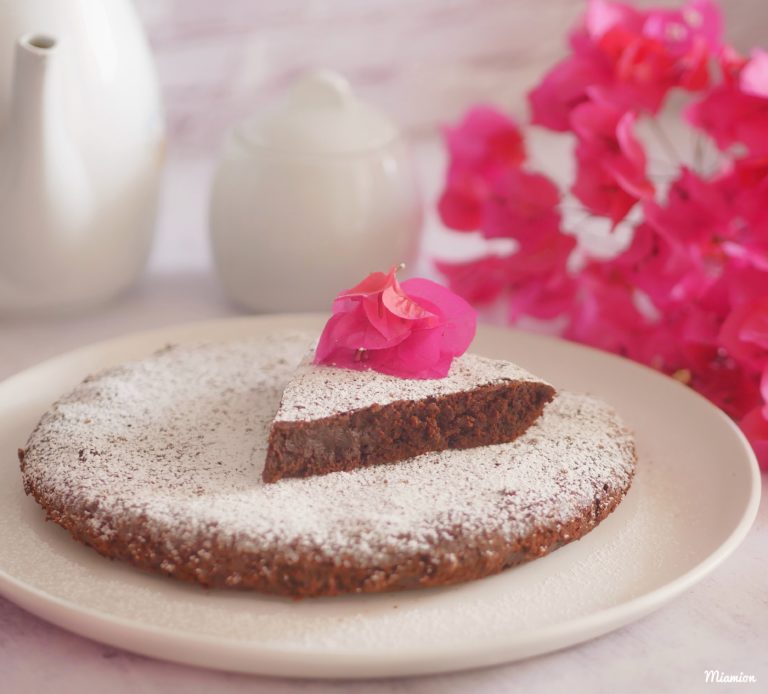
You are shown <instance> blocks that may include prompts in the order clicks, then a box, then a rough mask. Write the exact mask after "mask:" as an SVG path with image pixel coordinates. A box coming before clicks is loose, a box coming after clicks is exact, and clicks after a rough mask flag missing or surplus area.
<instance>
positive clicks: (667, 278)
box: [605, 223, 713, 310]
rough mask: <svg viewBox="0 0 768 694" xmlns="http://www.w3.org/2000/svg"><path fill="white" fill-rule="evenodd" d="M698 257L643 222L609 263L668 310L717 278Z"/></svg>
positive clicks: (701, 291) (688, 298) (702, 289)
mask: <svg viewBox="0 0 768 694" xmlns="http://www.w3.org/2000/svg"><path fill="white" fill-rule="evenodd" d="M697 261H698V259H697V258H696V256H695V255H693V254H691V253H688V252H687V251H686V249H685V248H684V247H683V246H682V245H680V244H677V243H673V242H670V241H669V240H668V239H667V238H665V237H664V236H663V235H661V234H659V233H658V231H657V230H656V229H654V228H653V227H652V226H651V225H649V224H647V223H642V224H639V225H638V226H637V227H635V230H634V234H633V236H632V241H631V242H630V245H629V246H628V247H627V248H626V250H624V251H623V252H622V253H619V254H618V255H617V256H616V257H614V258H613V259H611V260H608V261H605V265H606V266H607V267H614V268H616V269H617V270H618V271H619V272H621V273H622V275H623V277H624V278H625V279H626V280H627V282H629V283H630V284H632V285H633V286H635V287H636V288H637V289H640V290H642V291H643V292H645V294H646V295H647V296H648V298H650V300H651V301H652V302H653V304H654V306H656V308H658V309H660V310H667V309H669V307H670V306H671V305H673V304H674V303H675V302H680V301H690V300H692V299H697V298H699V297H700V296H701V295H702V294H703V292H704V291H706V289H707V288H708V287H709V285H710V284H711V283H712V282H713V280H712V279H711V278H709V276H708V275H706V274H705V273H703V272H702V268H701V264H700V263H699V262H697Z"/></svg>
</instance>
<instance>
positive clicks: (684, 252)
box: [437, 0, 768, 469]
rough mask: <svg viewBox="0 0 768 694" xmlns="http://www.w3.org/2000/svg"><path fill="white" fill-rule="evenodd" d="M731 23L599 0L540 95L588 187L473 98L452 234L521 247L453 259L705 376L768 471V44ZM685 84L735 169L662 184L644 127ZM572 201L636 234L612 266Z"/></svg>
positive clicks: (545, 117) (458, 136)
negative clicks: (730, 28) (553, 174)
mask: <svg viewBox="0 0 768 694" xmlns="http://www.w3.org/2000/svg"><path fill="white" fill-rule="evenodd" d="M721 31H722V21H721V16H720V13H719V11H718V8H717V6H716V5H715V4H714V3H713V2H711V1H710V0H693V1H692V2H689V3H688V4H687V5H685V6H684V7H682V8H681V9H679V10H668V9H664V10H653V9H650V10H649V9H643V10H640V9H636V8H634V7H631V6H629V5H625V4H621V3H618V2H608V1H607V0H591V2H589V5H588V9H587V12H586V15H585V17H584V19H583V21H582V23H581V25H580V26H578V27H577V28H576V29H575V30H574V31H573V32H572V33H571V35H570V47H571V53H570V55H569V56H568V57H567V58H566V59H564V60H563V61H562V62H560V63H559V64H557V65H556V66H555V67H554V68H552V69H551V70H550V71H549V73H547V74H546V75H545V77H544V79H543V80H542V81H541V83H540V84H539V85H538V86H536V87H535V88H534V89H533V90H532V91H531V92H530V94H529V100H530V106H531V122H532V124H534V125H538V126H541V127H544V128H546V129H549V130H552V131H557V132H564V133H569V134H570V135H571V137H572V138H573V140H574V142H575V147H574V158H575V172H576V174H575V180H574V182H573V185H572V186H571V187H570V190H567V191H566V190H561V189H560V188H559V187H558V186H557V185H556V184H555V183H554V182H553V181H552V180H551V179H549V178H548V177H547V176H545V175H543V174H542V173H540V172H538V171H534V170H533V169H532V168H531V166H530V164H529V161H528V157H527V151H526V142H525V138H524V136H523V134H522V132H521V130H520V128H519V126H518V124H517V123H515V122H514V121H513V120H512V119H511V118H509V117H507V116H505V115H504V114H502V113H500V112H498V111H497V110H495V109H493V108H491V107H488V106H479V107H476V108H474V109H472V110H471V111H470V112H469V113H468V114H467V115H466V117H465V118H464V119H463V121H462V122H461V123H459V124H458V125H456V126H455V127H452V128H448V129H447V130H446V133H445V138H446V143H447V147H448V151H449V156H450V160H449V167H448V171H447V175H446V184H445V189H444V191H443V193H442V195H441V198H440V201H439V211H440V214H441V217H442V219H443V221H444V222H445V224H446V225H447V226H448V227H451V228H453V229H456V230H459V231H463V232H475V233H477V232H479V233H481V234H482V235H483V236H484V237H486V238H489V239H492V238H499V237H503V238H507V239H513V240H514V241H515V242H516V243H515V250H514V251H513V252H510V253H490V254H488V255H486V256H485V257H481V258H479V259H476V260H472V261H469V262H461V263H446V262H438V263H437V265H438V268H439V270H440V271H441V272H442V273H443V274H444V275H445V276H446V277H447V278H448V280H449V283H450V286H451V288H453V289H454V290H455V291H456V292H457V293H459V294H460V295H462V296H464V297H465V298H466V299H467V300H469V301H470V302H471V303H473V304H475V305H482V304H487V303H491V302H494V301H497V300H501V299H504V300H506V301H507V302H508V306H509V319H510V321H511V322H514V321H516V320H518V319H519V318H521V317H522V316H530V317H534V318H539V319H555V318H557V319H558V322H557V323H556V324H557V325H562V326H564V327H563V329H562V331H563V335H564V336H565V337H567V338H569V339H572V340H577V341H579V342H583V343H586V344H589V345H592V346H595V347H598V348H601V349H605V350H609V351H612V352H616V353H618V354H622V355H625V356H627V357H629V358H631V359H635V360H637V361H640V362H642V363H644V364H648V365H651V366H653V367H655V368H657V369H660V370H662V371H664V372H665V373H667V374H670V375H672V376H674V377H675V378H677V379H679V380H681V381H683V382H684V383H687V384H689V385H690V386H691V387H692V388H694V389H696V390H697V391H698V392H700V393H701V394H703V395H705V396H706V397H707V398H709V399H710V400H712V401H713V402H714V403H715V404H717V405H718V406H719V407H721V408H722V409H723V410H724V411H725V412H727V413H728V414H729V415H730V416H731V417H733V418H734V419H735V420H736V421H737V422H738V423H739V425H740V426H741V428H742V430H743V431H744V432H745V434H746V435H747V436H748V437H749V439H750V441H751V442H752V445H753V447H754V449H755V451H756V452H757V454H758V457H759V459H760V462H761V465H762V466H763V467H764V468H766V469H768V52H766V51H763V50H755V51H753V53H752V54H751V56H749V57H744V56H741V55H738V54H737V53H736V51H735V50H734V49H733V48H731V47H730V46H728V45H725V44H724V43H723V42H722V40H721ZM673 90H678V91H682V92H684V93H688V99H689V104H688V106H687V108H686V109H685V110H684V112H683V117H684V118H685V119H686V121H687V122H688V124H689V125H690V126H691V127H692V128H694V129H696V130H697V131H698V132H699V134H700V136H701V137H702V138H708V139H709V140H710V141H711V142H713V143H714V146H715V147H716V148H717V149H718V150H719V163H718V165H717V167H716V168H715V169H713V170H710V171H697V170H694V168H693V167H691V166H685V165H682V164H681V165H678V166H677V167H676V171H675V173H674V177H673V180H672V181H671V182H668V181H654V180H652V179H653V177H652V176H650V175H649V173H648V170H647V162H646V153H645V150H644V146H643V145H642V143H641V141H640V139H639V138H638V136H637V134H636V128H637V124H638V121H640V120H647V121H653V120H655V119H656V118H657V114H658V113H659V111H660V110H661V109H662V108H663V107H664V105H665V103H666V101H667V97H668V96H669V94H670V92H672V91H673ZM567 196H568V197H571V198H572V199H575V201H576V204H578V205H580V206H581V207H583V209H584V210H585V212H586V213H587V214H589V215H590V216H594V217H602V218H605V219H607V220H610V222H609V225H610V227H611V228H614V227H616V226H617V225H620V224H621V225H623V226H624V227H631V239H630V242H629V244H628V245H627V246H626V248H624V249H623V250H622V251H620V252H619V253H618V254H617V255H615V256H613V257H609V258H607V259H606V258H603V257H597V256H594V255H591V254H590V252H589V250H588V249H585V248H582V247H581V245H580V244H579V242H578V241H577V238H576V235H575V234H574V230H573V229H566V228H565V226H566V225H565V224H564V221H563V205H562V202H563V199H564V198H565V197H567ZM631 211H633V214H632V215H631V216H629V217H628V215H629V214H630V212H631Z"/></svg>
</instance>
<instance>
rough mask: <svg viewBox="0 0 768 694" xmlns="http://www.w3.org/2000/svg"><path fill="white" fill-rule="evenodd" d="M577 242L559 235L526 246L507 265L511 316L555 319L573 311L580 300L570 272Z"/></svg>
mask: <svg viewBox="0 0 768 694" xmlns="http://www.w3.org/2000/svg"><path fill="white" fill-rule="evenodd" d="M576 245H577V243H576V239H575V238H574V237H573V236H566V235H565V234H562V233H558V234H555V235H553V236H551V237H542V238H540V239H538V241H537V242H536V243H534V244H530V245H523V246H522V247H521V248H520V250H519V251H518V252H517V253H515V254H514V255H512V256H511V257H510V258H509V260H508V261H507V278H508V282H509V285H510V299H509V316H510V320H513V321H514V320H517V319H518V318H520V317H521V316H523V315H529V316H533V317H534V318H541V319H550V318H555V317H556V316H558V315H561V314H563V313H565V312H567V311H569V310H570V309H571V307H572V305H573V302H574V299H575V297H576V282H575V280H574V278H573V276H572V275H571V274H570V272H569V270H568V263H569V260H570V258H571V254H572V253H573V251H574V249H575V248H576Z"/></svg>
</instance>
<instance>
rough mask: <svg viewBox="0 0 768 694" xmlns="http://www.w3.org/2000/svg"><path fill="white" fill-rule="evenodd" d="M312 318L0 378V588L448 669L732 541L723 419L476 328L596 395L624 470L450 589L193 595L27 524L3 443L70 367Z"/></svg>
mask: <svg viewBox="0 0 768 694" xmlns="http://www.w3.org/2000/svg"><path fill="white" fill-rule="evenodd" d="M321 325H322V322H321V319H320V318H319V317H317V316H268V317H262V318H248V319H240V320H227V321H219V322H213V323H198V324H193V325H186V326H180V327H174V328H168V329H165V330H161V331H157V332H152V333H146V334H141V335H134V336H130V337H125V338H121V339H118V340H113V341H110V342H106V343H102V344H98V345H94V346H92V347H87V348H84V349H81V350H78V351H76V352H72V353H70V354H65V355H64V356H61V357H58V358H56V359H53V360H51V361H48V362H46V363H44V364H41V365H40V366H37V367H35V368H33V369H30V370H28V371H25V372H24V373H21V374H19V375H17V376H15V377H13V378H11V379H10V380H8V381H6V382H5V383H3V384H0V509H2V512H0V591H1V592H2V593H3V594H4V595H6V596H7V597H8V598H10V599H11V600H14V601H15V602H17V603H18V604H19V605H21V606H22V607H24V608H26V609H28V610H29V611H31V612H33V613H35V614H37V615H39V616H41V617H43V618H44V619H47V620H49V621H51V622H53V623H55V624H58V625H60V626H62V627H65V628H67V629H70V630H71V631H74V632H77V633H79V634H83V635H85V636H89V637H91V638H94V639H97V640H99V641H104V642H106V643H109V644H111V645H114V646H119V647H122V648H126V649H128V650H131V651H135V652H137V653H143V654H146V655H150V656H155V657H160V658H166V659H168V660H175V661H178V662H183V663H191V664H195V665H205V666H209V667H215V668H221V669H227V670H238V671H243V672H253V673H263V674H272V675H289V676H300V677H309V676H312V677H376V676H389V675H410V674H421V673H432V672H442V671H449V670H459V669H463V668H470V667H478V666H483V665H491V664H494V663H500V662H504V661H510V660H514V659H517V658H523V657H526V656H531V655H535V654H538V653H544V652H546V651H551V650H555V649H558V648H563V647H564V646H568V645H571V644H575V643H578V642H580V641H584V640H586V639H590V638H593V637H595V636H598V635H600V634H604V633H605V632H608V631H610V630H612V629H615V628H617V627H619V626H621V625H623V624H626V623H628V622H630V621H632V620H635V619H638V618H639V617H642V616H643V615H645V614H647V613H649V612H650V611H652V610H654V609H656V608H658V607H659V606H661V605H662V604H664V603H665V602H667V601H669V600H671V599H672V598H674V597H675V596H676V595H679V594H680V593H681V592H682V591H684V590H685V589H687V588H689V587H690V586H691V585H692V584H694V583H695V582H697V581H699V580H700V579H702V578H703V577H704V576H705V575H706V574H707V573H709V572H710V571H712V569H714V568H715V567H716V566H717V565H718V564H719V563H720V562H721V561H723V559H725V558H726V557H727V556H728V555H729V554H730V553H731V552H732V551H733V550H734V548H735V547H736V546H737V545H738V544H739V543H740V542H741V540H742V539H743V538H744V535H745V534H746V532H747V530H748V529H749V527H750V525H751V523H752V521H753V519H754V517H755V513H756V511H757V506H758V501H759V489H760V487H759V474H758V469H757V465H756V462H755V459H754V456H753V455H752V452H751V450H750V448H749V446H748V444H747V443H746V441H745V440H744V438H743V437H742V435H741V434H740V432H739V431H738V429H737V428H736V427H735V426H734V425H733V424H732V423H731V422H730V420H729V419H728V418H727V417H726V416H724V415H723V414H721V413H720V412H719V411H718V410H717V409H715V408H714V407H713V406H712V405H710V404H709V403H707V402H706V401H705V400H704V399H702V398H700V397H698V396H697V395H695V394H694V393H692V392H691V391H690V390H688V389H687V388H685V387H684V386H682V385H680V384H679V383H677V382H675V381H673V380H672V379H668V378H665V377H663V376H660V375H658V374H656V373H654V372H652V371H650V370H648V369H645V368H643V367H640V366H637V365H635V364H632V363H630V362H628V361H625V360H622V359H619V358H616V357H612V356H609V355H605V354H602V353H599V352H596V351H593V350H590V349H586V348H583V347H578V346H575V345H572V344H569V343H566V342H561V341H557V340H553V339H549V338H542V337H537V336H532V335H527V334H521V333H517V332H514V331H509V330H500V329H491V328H485V329H482V330H481V331H480V334H479V335H478V338H477V340H476V341H475V344H474V346H473V349H474V350H475V351H477V352H480V353H483V354H487V355H488V356H492V357H503V358H508V359H511V360H513V361H517V362H519V363H520V364H521V365H522V366H524V367H525V368H527V369H530V370H531V371H533V372H534V373H537V374H539V375H541V376H543V377H544V378H546V379H547V380H549V381H551V382H552V383H555V384H557V385H559V386H561V387H563V388H569V389H571V390H576V391H586V392H591V393H593V394H596V395H599V396H601V397H603V398H605V399H606V400H608V401H609V402H611V403H612V404H613V405H614V406H615V407H616V408H617V409H618V410H619V412H620V413H621V414H622V415H623V417H624V418H625V419H626V421H627V422H628V423H629V425H630V426H631V427H633V428H634V429H635V431H636V432H637V437H638V444H639V453H640V459H639V463H638V472H637V476H636V478H635V482H634V484H633V486H632V489H631V490H630V492H629V494H628V496H627V498H626V499H625V501H624V502H623V503H622V504H621V506H620V507H619V509H618V510H617V511H616V512H615V513H614V514H613V515H611V516H610V517H609V518H608V519H607V520H606V521H604V522H603V523H602V524H601V525H600V526H599V527H598V528H597V529H595V530H594V531H593V532H592V533H590V534H589V535H587V537H585V538H584V539H582V540H580V541H578V542H575V543H572V544H570V545H568V546H567V547H564V548H563V549H560V550H558V551H556V552H554V553H553V554H551V555H550V556H548V557H545V558H544V559H540V560H537V561H534V562H532V563H530V564H527V565H525V566H522V567H519V568H515V569H512V570H509V571H506V572H505V573H503V574H501V575H498V576H494V577H491V578H487V579H484V580H481V581H476V582H474V583H469V584H466V585H462V586H457V587H451V588H443V589H434V590H427V591H421V592H419V591H417V592H412V593H398V594H385V595H373V596H350V597H342V598H324V599H316V600H305V601H302V602H293V601H290V600H283V599H279V598H270V597H264V596H259V595H256V594H249V593H243V592H215V591H204V590H203V589H201V588H197V587H195V586H188V585H183V584H179V583H176V582H175V581H173V580H171V579H167V578H163V577H160V576H149V575H144V574H142V573H140V572H138V571H136V570H134V569H132V568H130V567H129V566H125V565H123V564H120V563H116V562H110V561H108V560H106V559H103V558H102V557H100V556H98V555H97V554H96V553H95V552H93V551H92V550H89V549H87V548H86V547H83V546H81V545H79V544H78V543H76V542H74V541H73V540H71V539H70V538H69V536H68V535H67V534H66V532H65V531H63V530H62V529H60V528H59V527H57V526H55V525H54V524H52V523H45V522H44V520H43V513H42V511H41V509H40V508H39V507H38V506H37V505H36V504H35V502H34V501H32V500H31V499H29V498H27V497H25V496H24V493H23V491H22V488H21V480H20V475H19V471H18V461H17V460H16V456H15V452H16V449H17V448H18V447H20V446H23V445H24V443H25V442H26V438H27V436H28V434H29V432H30V431H31V429H32V428H33V426H34V425H35V423H36V421H37V419H38V418H39V416H40V415H41V414H42V412H43V411H44V410H45V409H46V408H47V407H48V406H49V405H50V403H51V402H52V401H53V400H55V399H56V398H57V397H58V396H60V395H61V394H63V393H64V392H65V391H66V390H68V389H69V388H70V387H72V386H74V385H75V384H77V383H78V382H79V381H80V380H81V379H82V378H83V377H84V376H85V375H86V374H88V373H90V372H92V371H94V370H96V369H100V368H102V367H105V366H108V365H112V364H115V363H118V362H121V361H125V360H127V359H132V358H138V357H142V356H144V355H146V354H149V353H150V352H152V351H154V350H155V349H157V348H158V347H161V346H163V345H165V344H167V343H169V342H185V341H199V340H201V339H204V340H220V339H227V338H232V337H239V336H243V335H253V334H261V333H264V332H271V331H274V330H279V329H283V328H300V329H310V330H319V328H320V326H321Z"/></svg>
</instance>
